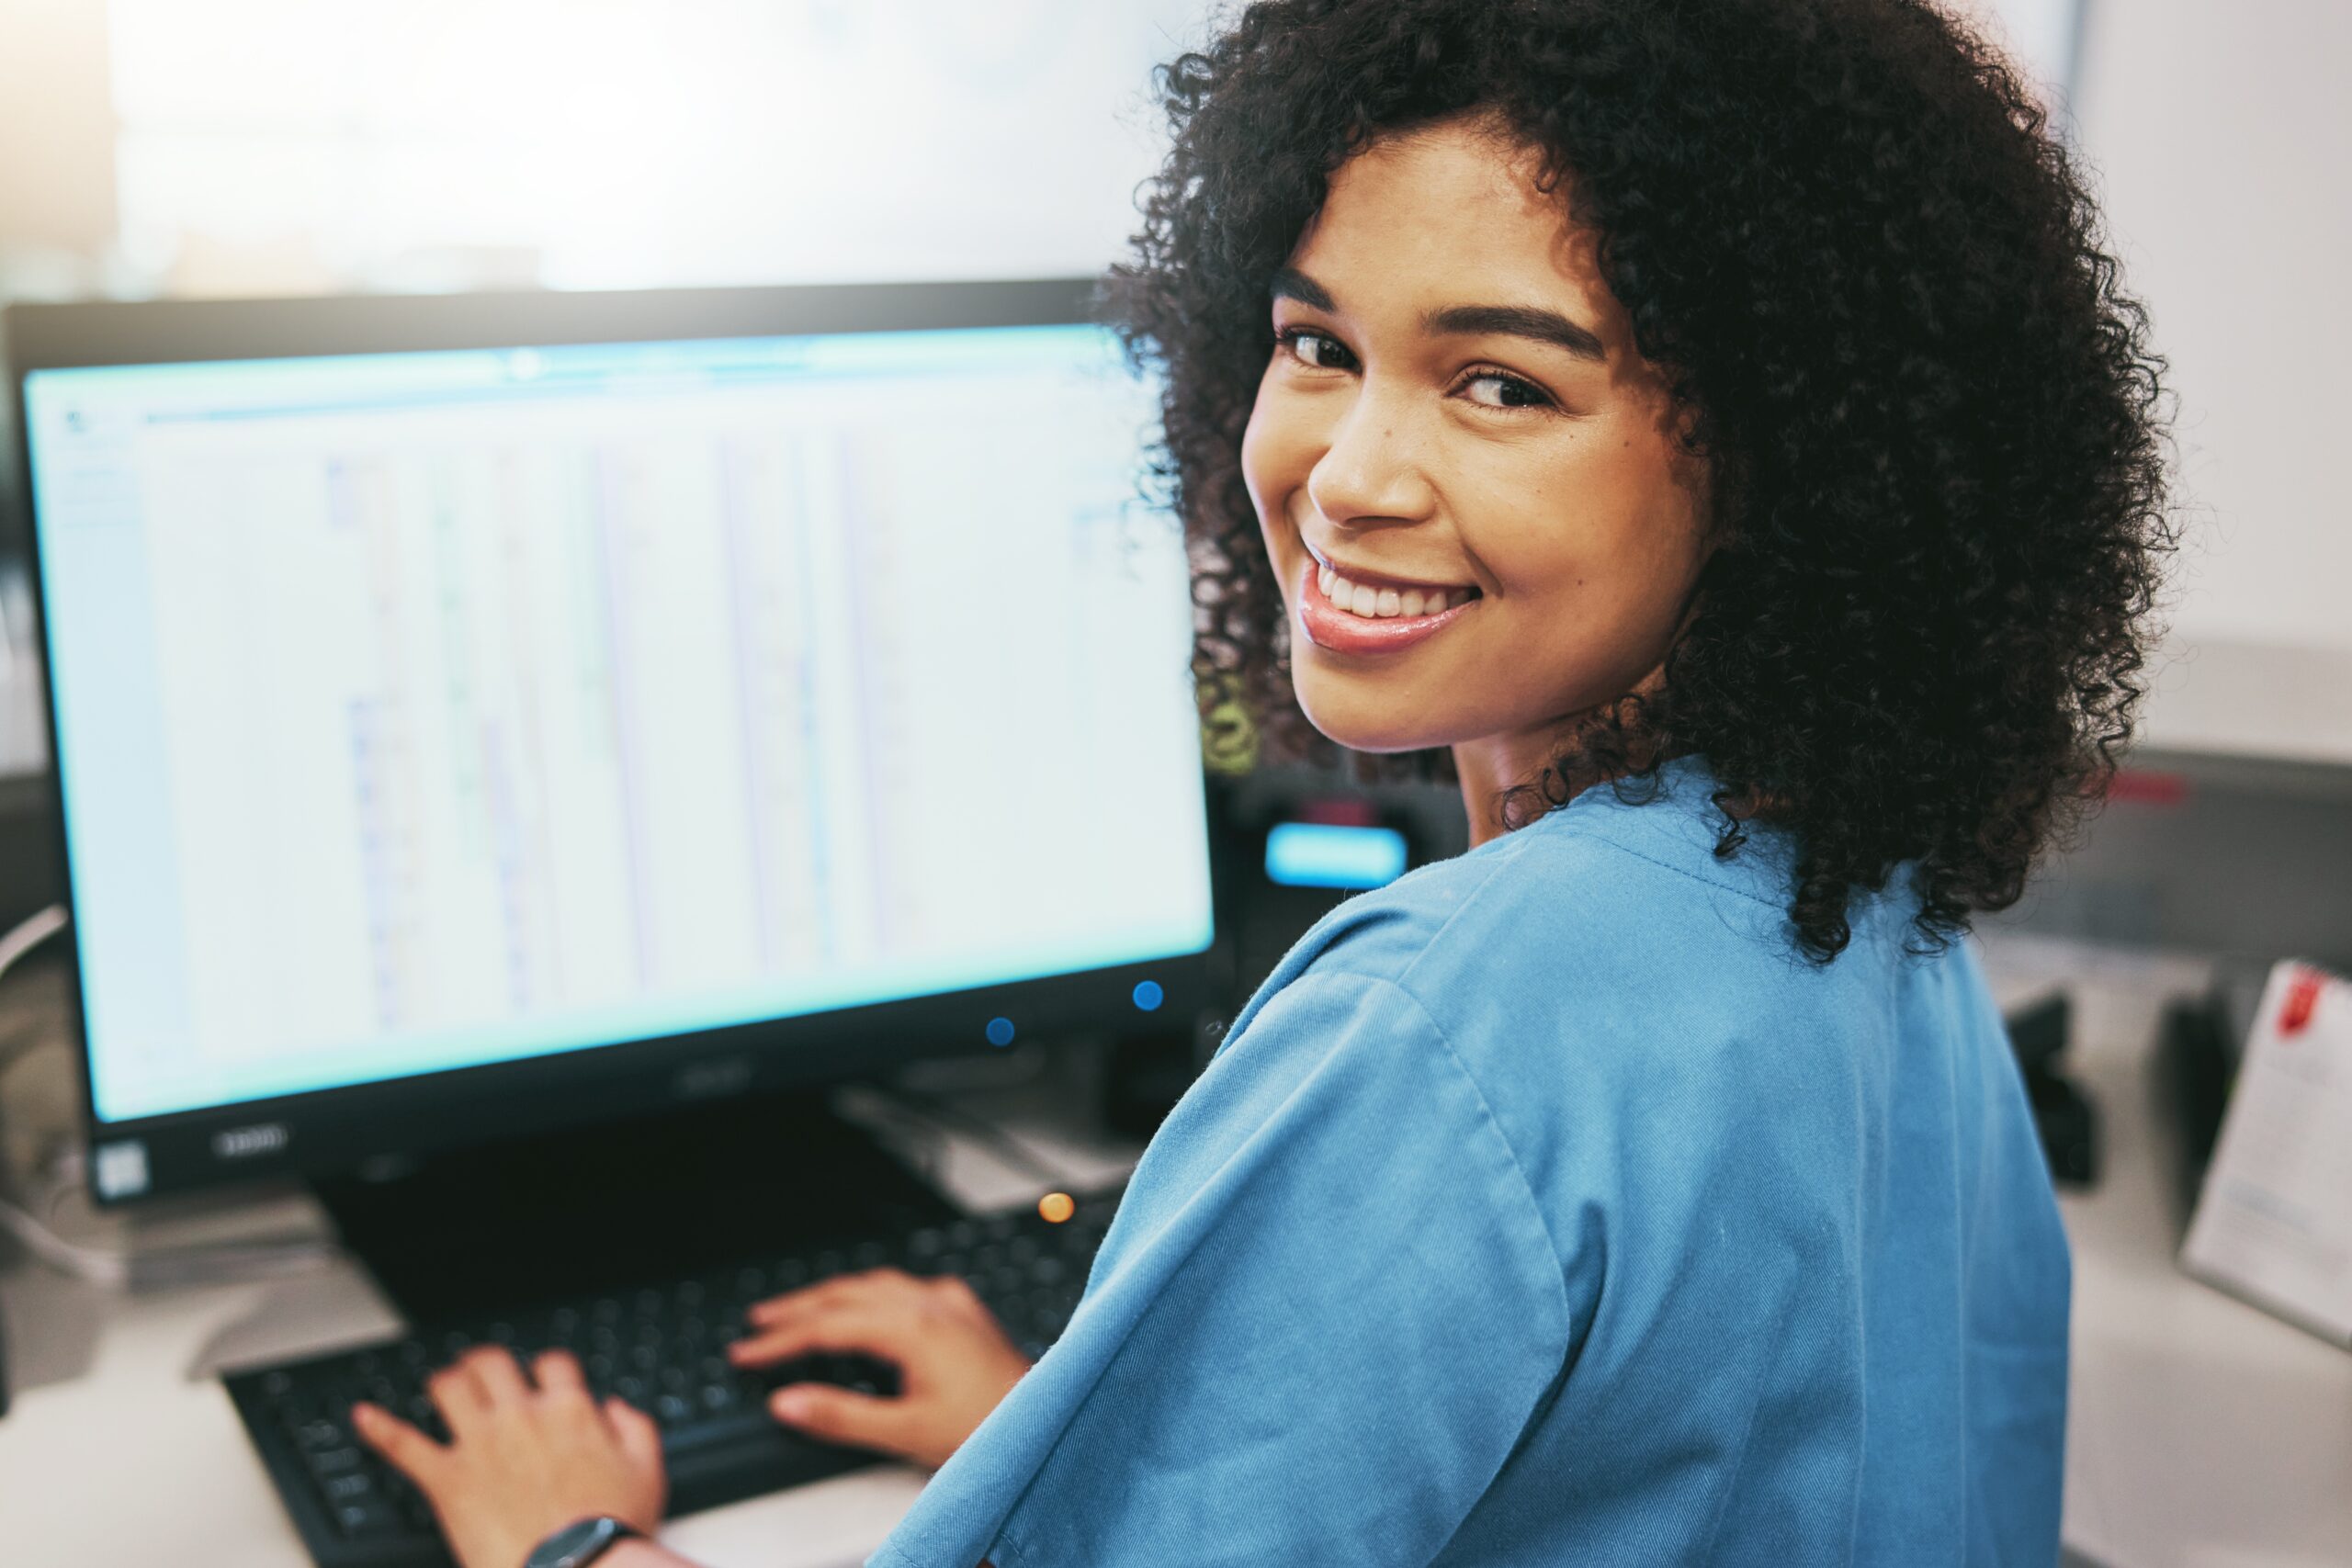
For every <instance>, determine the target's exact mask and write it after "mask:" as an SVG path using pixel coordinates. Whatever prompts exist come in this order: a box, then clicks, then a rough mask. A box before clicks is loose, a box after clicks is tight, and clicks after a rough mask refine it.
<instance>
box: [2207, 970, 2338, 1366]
mask: <svg viewBox="0 0 2352 1568" xmlns="http://www.w3.org/2000/svg"><path fill="white" fill-rule="evenodd" d="M2181 1262H2182V1264H2183V1265H2184V1266H2185V1267H2187V1268H2188V1269H2189V1270H2190V1271H2191V1272H2192V1273H2195V1274H2198V1275H2200V1276H2202V1277H2203V1278H2205V1279H2207V1280H2211V1281H2212V1282H2213V1283H2215V1284H2217V1285H2220V1286H2222V1287H2223V1288H2224V1289H2226V1290H2229V1291H2232V1292H2235V1293H2237V1294H2239V1295H2242V1296H2245V1298H2246V1299H2248V1300H2249V1301H2252V1302H2254V1303H2256V1304H2258V1305H2261V1306H2265V1307H2267V1308H2269V1309H2270V1310H2272V1311H2274V1312H2277V1313H2278V1314H2280V1315H2281V1316H2284V1317H2288V1318H2291V1319H2293V1320H2294V1321H2295V1322H2297V1323H2300V1324H2301V1325H2303V1326H2305V1327H2307V1328H2310V1329H2312V1330H2314V1331H2316V1332H2318V1333H2320V1334H2323V1335H2325V1336H2326V1337H2328V1338H2330V1339H2333V1340H2335V1341H2336V1342H2337V1343H2339V1344H2346V1345H2352V983H2347V982H2346V981H2345V980H2343V979H2341V978H2338V977H2336V976H2331V975H2328V974H2326V973H2325V972H2324V971H2322V970H2320V969H2316V968H2314V967H2312V965H2311V964H2300V963H2293V962H2289V963H2283V964H2278V966H2277V967H2276V968H2274V969H2272V970H2271V972H2270V980H2269V983H2268V984H2267V985H2266V986H2265V987H2263V992H2262V1008H2261V1010H2260V1011H2259V1012H2258V1013H2256V1016H2255V1025H2254V1032H2253V1035H2252V1036H2251V1037H2250V1038H2249V1039H2248V1040H2247V1041H2246V1048H2245V1059H2244V1061H2243V1062H2241V1063H2240V1064H2239V1066H2238V1077H2237V1084H2236V1087H2235V1088H2234V1089H2232V1090H2231V1091H2230V1104H2229V1111H2228V1113H2227V1114H2226V1115H2225V1116H2224V1118H2223V1119H2222V1135H2221V1139H2220V1141H2219V1143H2218V1144H2217V1145H2215V1147H2214V1150H2213V1163H2212V1165H2211V1168H2208V1169H2207V1171H2206V1172H2205V1188H2204V1190H2203V1192H2202V1193H2201V1194H2200V1195H2199V1199H2198V1202H2197V1214H2196V1218H2195V1219H2194V1221H2192V1223H2191V1224H2190V1225H2189V1227H2188V1242H2187V1244H2186V1245H2184V1246H2183V1247H2182V1248H2181Z"/></svg>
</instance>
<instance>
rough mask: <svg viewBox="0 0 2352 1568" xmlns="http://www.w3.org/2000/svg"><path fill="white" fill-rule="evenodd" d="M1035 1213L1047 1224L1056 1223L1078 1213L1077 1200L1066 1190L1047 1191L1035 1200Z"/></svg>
mask: <svg viewBox="0 0 2352 1568" xmlns="http://www.w3.org/2000/svg"><path fill="white" fill-rule="evenodd" d="M1037 1213H1040V1214H1042V1215H1044V1216H1045V1220H1046V1224H1049V1225H1057V1224H1061V1223H1062V1222H1063V1221H1064V1220H1067V1219H1069V1217H1070V1216H1071V1215H1072V1214H1075V1213H1078V1201H1077V1200H1076V1199H1074V1198H1072V1197H1071V1196H1070V1195H1069V1193H1067V1192H1048V1193H1046V1195H1045V1196H1044V1197H1043V1198H1040V1199H1038V1200H1037Z"/></svg>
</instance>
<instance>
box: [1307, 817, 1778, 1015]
mask: <svg viewBox="0 0 2352 1568" xmlns="http://www.w3.org/2000/svg"><path fill="white" fill-rule="evenodd" d="M1633 809H1636V810H1638V809H1641V807H1634V808H1633ZM1527 830H1528V829H1521V832H1525V831H1527ZM1577 837H1578V838H1580V839H1582V840H1585V841H1587V842H1589V843H1592V844H1596V845H1598V846H1600V848H1601V849H1604V850H1611V851H1614V852H1616V853H1618V854H1621V855H1624V856H1626V857H1627V858H1629V859H1632V860H1637V861H1640V862H1642V863H1644V864H1646V865H1653V866H1656V867H1657V869H1658V870H1660V871H1665V872H1671V873H1672V874H1675V875H1676V876H1679V877H1681V878H1683V879H1684V880H1685V881H1689V882H1695V883H1697V884H1698V885H1699V886H1702V887H1712V888H1714V889H1716V890H1717V891H1719V892H1724V893H1728V894H1730V895H1732V897H1736V898H1745V899H1747V901H1748V902H1749V903H1751V904H1754V905H1756V906H1758V908H1765V909H1771V910H1774V911H1780V910H1781V906H1780V905H1778V904H1775V903H1774V902H1772V900H1770V899H1769V898H1766V897H1761V896H1759V895H1758V894H1755V893H1751V892H1749V891H1748V890H1747V888H1745V887H1738V886H1733V885H1732V884H1731V883H1728V882H1718V881H1717V880H1715V879H1714V878H1713V877H1712V876H1702V875H1700V874H1698V873H1697V872H1694V871H1692V870H1691V869H1690V868H1689V867H1687V866H1679V865H1676V864H1675V863H1673V862H1671V861H1664V860H1660V859H1658V858H1657V856H1656V855H1651V854H1645V853H1643V852H1641V851H1640V850H1637V849H1634V848H1632V847H1631V846H1629V845H1626V844H1623V843H1620V842H1619V841H1618V840H1616V839H1614V838H1611V836H1610V835H1608V834H1606V833H1596V832H1591V831H1589V830H1586V831H1580V832H1578V833H1577ZM1529 842H1530V843H1531V845H1532V842H1533V840H1529ZM1522 858H1524V855H1523V854H1519V855H1513V856H1511V857H1510V859H1511V860H1518V859H1522ZM1507 863H1509V862H1508V861H1506V860H1504V859H1502V858H1500V857H1498V858H1497V860H1496V862H1495V864H1494V866H1493V868H1492V869H1490V870H1489V871H1488V872H1487V874H1486V875H1484V876H1482V877H1480V878H1479V879H1478V881H1477V883H1476V886H1473V887H1472V888H1471V889H1470V890H1469V891H1468V892H1466V893H1464V895H1463V896H1462V901H1461V902H1460V903H1459V904H1457V905H1455V906H1454V908H1453V911H1452V912H1451V913H1449V914H1448V915H1447V916H1446V917H1445V919H1443V920H1442V922H1440V923H1439V925H1438V928H1437V929H1436V930H1435V931H1431V932H1430V934H1429V935H1428V936H1427V937H1425V938H1423V939H1422V941H1421V943H1420V945H1419V948H1418V949H1417V950H1416V951H1415V952H1414V953H1413V956H1412V957H1411V958H1409V959H1408V960H1407V961H1406V964H1405V966H1404V967H1403V968H1402V969H1400V970H1398V971H1397V976H1396V979H1395V981H1394V982H1393V983H1394V984H1395V985H1397V987H1398V988H1399V989H1405V988H1406V985H1407V982H1408V981H1409V980H1410V979H1411V978H1412V975H1413V971H1414V970H1415V969H1417V968H1419V966H1420V964H1421V961H1422V960H1423V959H1424V958H1427V957H1428V956H1429V953H1430V949H1431V948H1433V947H1435V946H1436V945H1437V944H1438V942H1439V940H1440V939H1441V938H1442V937H1443V936H1444V935H1445V933H1446V931H1449V930H1450V929H1452V927H1453V922H1454V921H1456V920H1458V919H1461V918H1462V917H1463V916H1464V915H1465V914H1467V913H1468V912H1469V909H1470V906H1471V905H1472V904H1474V903H1476V901H1477V899H1478V896H1479V895H1480V894H1482V893H1484V892H1486V890H1487V887H1488V886H1490V885H1491V884H1492V883H1493V882H1494V879H1495V876H1496V874H1497V873H1498V872H1499V871H1500V870H1501V869H1502V867H1503V866H1504V865H1505V864H1507ZM1341 907H1342V908H1345V906H1341ZM1329 951H1330V949H1329V948H1328V947H1327V948H1325V949H1324V950H1323V952H1324V953H1329ZM1322 956H1323V953H1317V954H1316V957H1317V959H1319V958H1321V957H1322ZM1309 967H1312V964H1310V965H1309ZM1301 973H1302V974H1303V973H1305V971H1302V972H1301ZM1365 977H1366V978H1368V979H1371V978H1378V977H1379V976H1365ZM1410 994H1412V993H1410V992H1409V991H1408V995H1410ZM1414 1005H1416V1006H1420V1002H1419V998H1418V997H1416V998H1415V1004H1414ZM1421 1010H1422V1012H1423V1013H1424V1014H1427V1013H1428V1011H1429V1010H1428V1009H1427V1008H1426V1007H1422V1009H1421ZM1430 1021H1431V1022H1435V1019H1434V1018H1433V1017H1432V1018H1431V1020H1430ZM1447 1049H1448V1050H1451V1049H1453V1047H1452V1046H1451V1045H1450V1044H1449V1045H1448V1046H1447Z"/></svg>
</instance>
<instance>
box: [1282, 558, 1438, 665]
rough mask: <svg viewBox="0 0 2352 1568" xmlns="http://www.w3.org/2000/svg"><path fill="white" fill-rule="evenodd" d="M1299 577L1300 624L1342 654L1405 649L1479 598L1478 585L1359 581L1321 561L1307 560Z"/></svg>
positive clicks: (1317, 642)
mask: <svg viewBox="0 0 2352 1568" xmlns="http://www.w3.org/2000/svg"><path fill="white" fill-rule="evenodd" d="M1299 579H1300V581H1299V592H1298V603H1297V611H1296V613H1297V616H1298V624H1299V629H1300V630H1302V631H1304V632H1305V633H1306V639H1307V640H1308V641H1309V642H1311V643H1313V644H1315V645H1316V646H1317V648H1322V649H1329V650H1330V651H1331V652H1333V653H1341V654H1384V653H1397V652H1401V651H1403V650H1404V649H1408V648H1411V647H1414V646H1415V645H1417V644H1419V643H1420V642H1421V641H1423V640H1424V639H1426V638H1429V637H1434V636H1436V635H1437V634H1438V633H1439V632H1441V631H1442V630H1444V629H1445V628H1446V627H1447V626H1452V625H1453V623H1454V622H1455V621H1457V620H1459V619H1460V618H1461V617H1463V616H1464V615H1469V614H1471V613H1472V611H1473V607H1474V606H1475V605H1476V604H1477V603H1478V600H1479V598H1480V594H1479V592H1478V591H1477V590H1476V588H1449V587H1445V586H1442V585H1440V584H1435V583H1406V584H1398V583H1396V582H1394V581H1385V582H1378V583H1373V582H1359V581H1354V580H1353V579H1351V578H1350V577H1349V576H1348V575H1347V574H1346V573H1345V572H1343V571H1340V570H1339V569H1338V568H1337V567H1334V566H1331V565H1329V564H1327V563H1325V562H1323V561H1321V560H1310V561H1307V562H1306V563H1305V570H1302V571H1301V572H1300V573H1299ZM1343 596H1344V598H1343Z"/></svg>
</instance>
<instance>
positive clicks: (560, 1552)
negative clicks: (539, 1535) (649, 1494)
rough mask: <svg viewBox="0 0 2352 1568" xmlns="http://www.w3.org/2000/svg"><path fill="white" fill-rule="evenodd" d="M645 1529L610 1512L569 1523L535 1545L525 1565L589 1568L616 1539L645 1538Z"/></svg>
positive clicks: (532, 1566)
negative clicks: (627, 1522)
mask: <svg viewBox="0 0 2352 1568" xmlns="http://www.w3.org/2000/svg"><path fill="white" fill-rule="evenodd" d="M644 1539H645V1532H644V1531H643V1530H640V1529H637V1528H636V1527H634V1526H632V1525H628V1524H624V1523H622V1522H621V1521H620V1520H619V1519H616V1518H615V1517H612V1516H611V1515H610V1514H598V1515H597V1516H596V1517H594V1518H588V1519H581V1520H579V1521H577V1522H576V1523H573V1524H568V1525H566V1526H564V1527H563V1528H562V1529H560V1530H558V1531H556V1532H555V1534H553V1535H551V1536H549V1537H548V1538H547V1540H543V1541H541V1542H539V1544H538V1545H537V1546H535V1547H533V1548H531V1555H530V1556H528V1557H526V1558H525V1559H523V1568H587V1565H588V1564H589V1563H591V1562H594V1561H596V1559H598V1558H599V1557H602V1556H603V1555H605V1548H606V1547H608V1546H610V1545H612V1544H613V1542H615V1541H616V1540H644Z"/></svg>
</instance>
